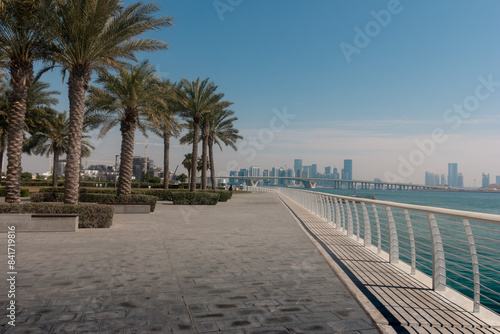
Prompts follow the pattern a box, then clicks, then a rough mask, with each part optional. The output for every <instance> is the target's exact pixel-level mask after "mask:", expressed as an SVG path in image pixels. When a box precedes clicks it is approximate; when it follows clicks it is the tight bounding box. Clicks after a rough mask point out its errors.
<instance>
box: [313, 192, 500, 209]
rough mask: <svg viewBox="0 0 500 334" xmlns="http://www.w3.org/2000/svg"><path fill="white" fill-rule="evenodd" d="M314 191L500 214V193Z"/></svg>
mask: <svg viewBox="0 0 500 334" xmlns="http://www.w3.org/2000/svg"><path fill="white" fill-rule="evenodd" d="M314 191H318V192H324V193H328V194H336V195H342V194H343V195H345V196H351V195H354V194H355V195H368V196H371V195H372V194H373V195H374V196H375V199H377V200H380V201H391V202H399V203H406V204H415V205H426V206H435V207H441V208H446V209H456V210H465V211H475V212H483V213H492V214H497V215H500V193H480V192H445V191H442V192H441V191H439V192H437V191H408V190H361V189H357V190H356V191H354V189H334V188H316V189H314Z"/></svg>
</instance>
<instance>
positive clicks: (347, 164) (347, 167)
mask: <svg viewBox="0 0 500 334" xmlns="http://www.w3.org/2000/svg"><path fill="white" fill-rule="evenodd" d="M342 174H343V175H342V176H343V177H342V179H343V180H352V160H351V159H346V160H344V169H343V173H342Z"/></svg>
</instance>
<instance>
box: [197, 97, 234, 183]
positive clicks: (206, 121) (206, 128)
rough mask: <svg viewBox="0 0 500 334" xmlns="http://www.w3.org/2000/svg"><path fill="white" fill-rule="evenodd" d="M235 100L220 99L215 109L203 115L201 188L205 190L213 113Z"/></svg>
mask: <svg viewBox="0 0 500 334" xmlns="http://www.w3.org/2000/svg"><path fill="white" fill-rule="evenodd" d="M231 104H233V102H231V101H220V102H217V103H216V104H215V105H214V107H213V109H212V110H210V111H209V112H206V113H204V114H203V116H202V123H201V139H202V153H201V157H202V161H203V163H202V170H201V174H202V182H201V188H202V189H203V190H205V189H206V188H207V167H208V165H209V162H208V138H209V137H210V119H211V118H212V115H213V114H214V113H215V112H216V111H217V110H221V109H225V108H227V107H229V106H230V105H231Z"/></svg>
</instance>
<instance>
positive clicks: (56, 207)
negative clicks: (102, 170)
mask: <svg viewBox="0 0 500 334" xmlns="http://www.w3.org/2000/svg"><path fill="white" fill-rule="evenodd" d="M113 211H114V209H113V208H112V207H110V206H108V205H101V204H89V203H86V204H77V205H71V204H63V203H25V204H10V203H0V214H2V213H42V214H65V213H72V214H77V215H78V216H79V217H78V227H79V228H109V227H110V226H111V224H112V223H113Z"/></svg>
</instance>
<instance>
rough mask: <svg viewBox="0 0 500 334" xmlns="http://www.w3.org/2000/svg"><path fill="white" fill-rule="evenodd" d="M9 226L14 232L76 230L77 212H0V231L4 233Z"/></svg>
mask: <svg viewBox="0 0 500 334" xmlns="http://www.w3.org/2000/svg"><path fill="white" fill-rule="evenodd" d="M9 226H15V227H16V232H76V231H78V215H77V214H31V213H8V214H0V233H2V232H3V233H6V232H7V231H8V227H9Z"/></svg>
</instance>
